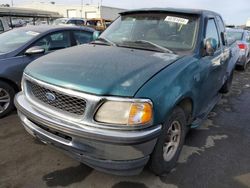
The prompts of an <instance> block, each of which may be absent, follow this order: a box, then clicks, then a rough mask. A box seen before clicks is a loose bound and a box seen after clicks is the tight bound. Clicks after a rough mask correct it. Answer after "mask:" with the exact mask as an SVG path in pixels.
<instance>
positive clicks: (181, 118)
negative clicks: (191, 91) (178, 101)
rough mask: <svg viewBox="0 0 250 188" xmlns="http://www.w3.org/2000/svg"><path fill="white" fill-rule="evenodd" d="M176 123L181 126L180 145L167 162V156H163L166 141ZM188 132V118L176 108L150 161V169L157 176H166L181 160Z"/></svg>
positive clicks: (164, 126)
mask: <svg viewBox="0 0 250 188" xmlns="http://www.w3.org/2000/svg"><path fill="white" fill-rule="evenodd" d="M174 122H179V124H180V130H181V131H180V136H179V138H180V140H179V144H178V145H177V147H176V151H175V153H174V154H173V155H172V158H170V159H169V160H167V161H166V160H165V159H164V158H165V156H163V153H164V151H163V150H164V149H163V147H164V146H165V144H166V143H168V142H166V139H168V136H167V135H168V134H167V133H168V131H169V129H170V127H172V124H173V123H174ZM186 132H187V123H186V117H185V113H184V111H183V110H182V109H181V108H180V107H176V108H175V109H174V110H173V112H172V113H171V115H170V116H169V118H168V120H167V121H166V122H165V124H164V125H163V130H162V133H161V135H160V136H159V138H158V141H157V143H156V146H155V148H154V151H153V153H152V155H151V160H150V164H149V166H150V169H151V170H152V171H153V173H155V174H156V175H159V176H160V175H164V174H166V173H169V172H170V171H171V170H172V169H173V168H174V167H175V166H176V164H177V160H178V158H179V155H180V152H181V150H182V147H183V145H184V141H185V137H186Z"/></svg>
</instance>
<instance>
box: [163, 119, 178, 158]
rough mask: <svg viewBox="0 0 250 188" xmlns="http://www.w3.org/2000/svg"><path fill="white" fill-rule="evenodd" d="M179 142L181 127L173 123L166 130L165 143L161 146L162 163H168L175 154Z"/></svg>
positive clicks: (176, 122) (175, 122)
mask: <svg viewBox="0 0 250 188" xmlns="http://www.w3.org/2000/svg"><path fill="white" fill-rule="evenodd" d="M180 140H181V125H180V123H179V122H178V121H173V122H172V123H171V125H170V127H169V128H168V131H167V138H166V142H165V144H164V146H163V158H164V161H166V162H168V161H170V160H171V159H172V158H173V157H174V156H175V154H176V151H177V150H178V147H179V144H180Z"/></svg>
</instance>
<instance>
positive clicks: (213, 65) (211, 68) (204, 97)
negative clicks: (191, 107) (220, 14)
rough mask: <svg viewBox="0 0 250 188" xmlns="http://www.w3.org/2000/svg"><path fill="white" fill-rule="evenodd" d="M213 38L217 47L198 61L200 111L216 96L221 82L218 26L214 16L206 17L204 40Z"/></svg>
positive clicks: (220, 47) (221, 66) (222, 60)
mask: <svg viewBox="0 0 250 188" xmlns="http://www.w3.org/2000/svg"><path fill="white" fill-rule="evenodd" d="M209 38H213V39H215V40H216V41H217V49H216V51H215V52H214V54H213V55H212V56H209V55H205V56H204V57H202V58H201V61H200V66H199V67H200V77H201V82H200V84H201V85H200V91H201V92H200V96H199V97H200V101H201V107H202V110H201V112H204V111H206V109H207V108H208V107H209V106H210V105H211V103H212V102H213V100H214V99H215V98H216V97H217V96H218V92H219V90H220V88H221V86H222V84H221V83H222V82H223V77H222V73H223V67H224V66H223V65H224V63H225V62H224V59H223V49H222V44H221V42H220V38H219V32H218V28H217V25H216V22H215V19H214V18H210V19H208V22H207V26H206V35H205V40H206V39H209Z"/></svg>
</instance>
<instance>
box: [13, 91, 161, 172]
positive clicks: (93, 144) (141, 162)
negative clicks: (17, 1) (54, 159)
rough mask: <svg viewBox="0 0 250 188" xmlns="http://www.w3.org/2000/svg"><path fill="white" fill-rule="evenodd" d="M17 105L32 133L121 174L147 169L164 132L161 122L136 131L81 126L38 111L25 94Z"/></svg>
mask: <svg viewBox="0 0 250 188" xmlns="http://www.w3.org/2000/svg"><path fill="white" fill-rule="evenodd" d="M15 105H16V107H17V109H18V115H19V117H20V119H21V122H22V124H23V126H24V128H25V129H26V130H27V132H28V133H30V134H31V135H33V136H34V137H36V138H38V139H40V140H41V141H43V142H45V143H49V144H52V145H55V146H56V147H58V148H60V149H63V150H64V151H65V152H66V153H67V154H69V155H70V156H72V157H73V158H76V159H77V160H79V161H81V162H83V163H85V164H87V165H89V166H91V167H93V168H96V169H98V170H101V171H105V172H108V173H114V174H118V175H132V174H137V173H139V172H140V171H141V170H142V169H143V167H144V166H145V164H146V163H147V162H148V160H149V155H150V154H151V153H152V151H153V149H154V146H155V144H156V141H157V137H158V135H159V134H160V131H161V125H158V126H153V127H151V128H147V129H145V130H136V131H125V130H121V131H119V130H107V129H101V128H95V127H89V126H82V125H81V126H77V125H75V124H73V123H71V122H66V121H64V120H63V118H62V119H58V118H55V117H52V116H50V115H49V114H45V113H42V112H40V111H39V110H36V108H35V107H34V106H32V104H31V103H30V102H29V101H27V99H26V98H25V96H24V95H23V93H19V94H17V95H16V98H15Z"/></svg>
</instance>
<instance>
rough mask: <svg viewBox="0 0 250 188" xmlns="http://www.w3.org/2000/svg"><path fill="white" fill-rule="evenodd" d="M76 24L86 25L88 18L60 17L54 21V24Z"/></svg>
mask: <svg viewBox="0 0 250 188" xmlns="http://www.w3.org/2000/svg"><path fill="white" fill-rule="evenodd" d="M64 24H70V25H76V26H84V25H86V20H85V19H82V18H58V19H56V20H55V21H54V22H53V25H64Z"/></svg>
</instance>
